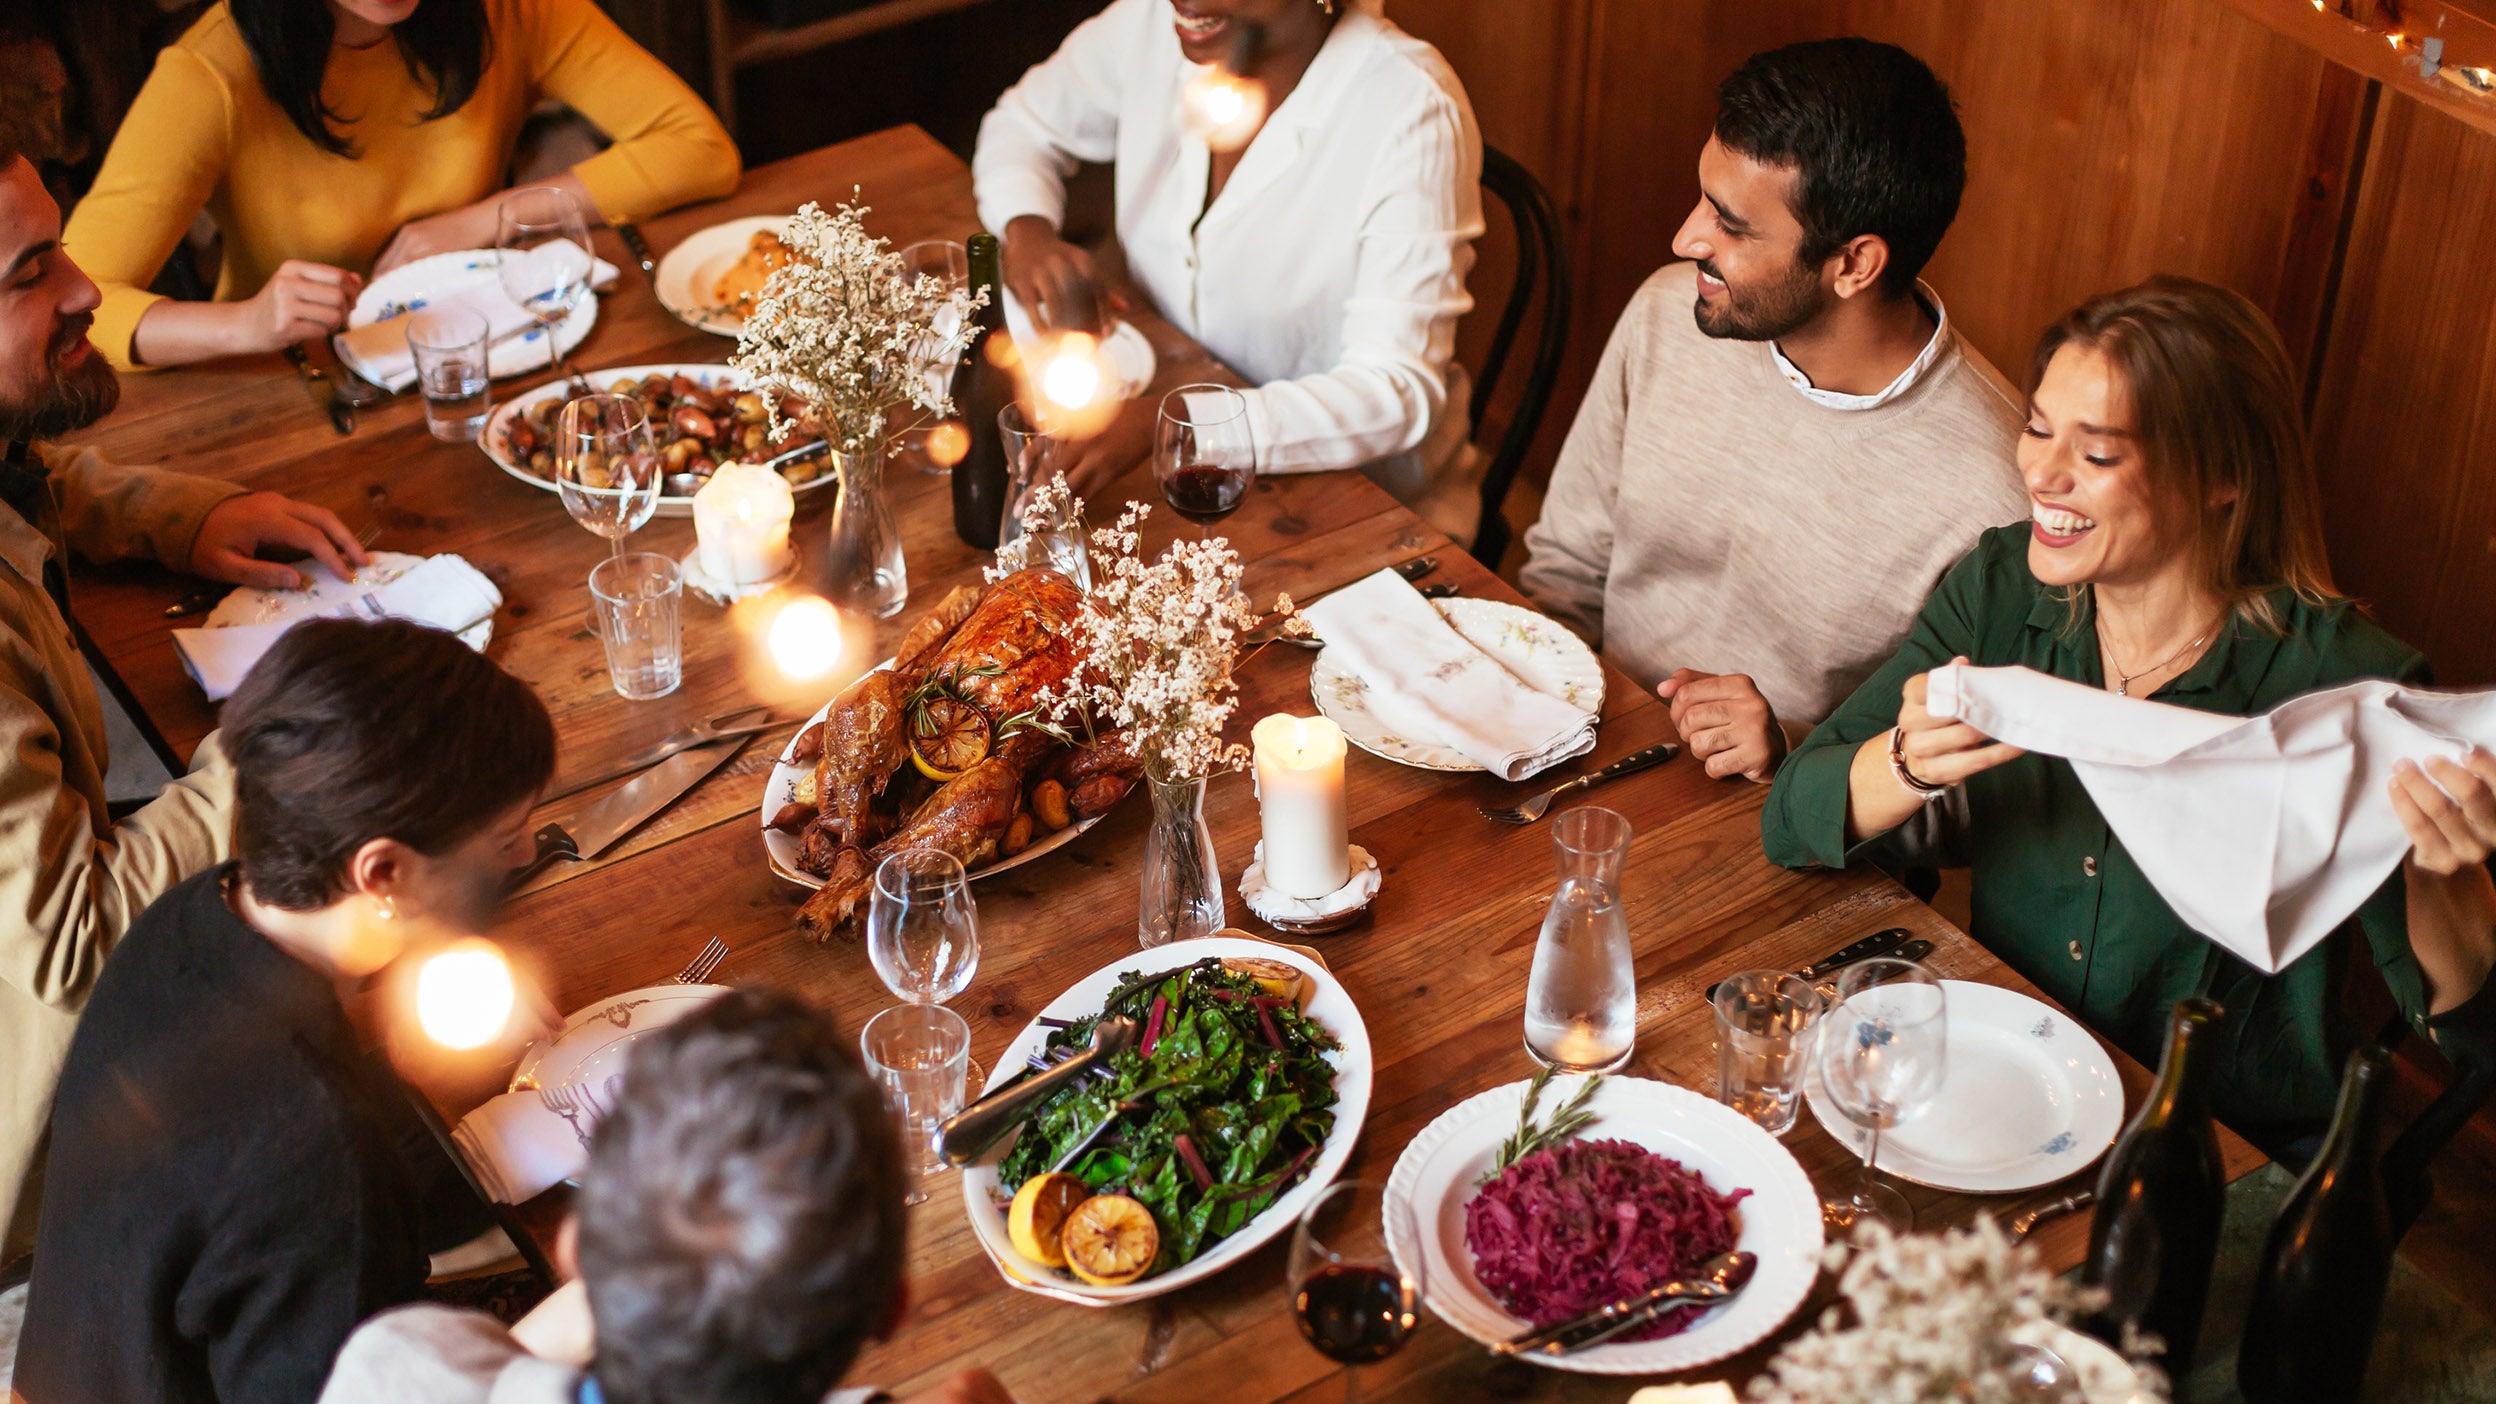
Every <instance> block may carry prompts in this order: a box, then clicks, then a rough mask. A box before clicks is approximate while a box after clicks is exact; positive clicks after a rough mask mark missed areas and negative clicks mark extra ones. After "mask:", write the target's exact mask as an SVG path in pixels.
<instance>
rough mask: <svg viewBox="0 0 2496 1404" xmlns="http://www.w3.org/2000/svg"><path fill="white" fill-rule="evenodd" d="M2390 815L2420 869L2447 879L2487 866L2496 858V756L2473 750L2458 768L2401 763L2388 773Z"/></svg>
mask: <svg viewBox="0 0 2496 1404" xmlns="http://www.w3.org/2000/svg"><path fill="white" fill-rule="evenodd" d="M2392 809H2393V812H2395V813H2397V814H2398V815H2400V817H2401V828H2402V829H2403V830H2405V831H2407V832H2408V834H2409V841H2410V844H2411V845H2412V847H2411V850H2410V861H2411V862H2413V863H2415V864H2417V865H2418V866H2419V867H2421V868H2424V869H2425V870H2427V871H2428V872H2430V873H2433V874H2435V875H2437V876H2438V877H2450V876H2452V875H2453V874H2455V873H2458V872H2461V871H2463V870H2465V869H2468V868H2475V867H2478V866H2480V865H2482V864H2484V863H2486V862H2487V858H2488V855H2489V854H2490V853H2491V852H2496V756H2491V755H2489V754H2488V753H2487V752H2486V751H2484V750H2482V749H2480V748H2478V747H2476V746H2473V747H2471V748H2470V754H2469V755H2468V756H2467V757H2465V758H2464V760H2463V763H2462V764H2460V765H2455V764H2453V763H2452V762H2451V761H2448V760H2442V759H2436V760H2430V761H2428V762H2427V764H2426V766H2425V768H2423V769H2421V768H2420V767H2419V765H2418V763H2417V762H2415V761H2403V762H2401V763H2400V764H2399V765H2398V766H2396V767H2394V768H2393V771H2392Z"/></svg>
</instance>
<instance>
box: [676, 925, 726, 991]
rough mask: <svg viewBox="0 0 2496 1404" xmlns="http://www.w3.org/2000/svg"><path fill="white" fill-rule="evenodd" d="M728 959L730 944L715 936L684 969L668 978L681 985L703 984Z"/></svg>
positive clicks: (694, 955) (694, 954) (705, 943)
mask: <svg viewBox="0 0 2496 1404" xmlns="http://www.w3.org/2000/svg"><path fill="white" fill-rule="evenodd" d="M727 958H728V943H727V942H725V941H722V940H721V939H719V938H718V937H716V936H714V937H712V938H711V939H710V940H708V941H706V942H704V943H703V945H702V949H700V950H698V951H696V952H694V953H693V959H691V960H689V961H686V962H685V968H684V969H682V970H679V971H677V972H676V973H675V974H674V975H671V976H669V977H668V978H669V979H671V980H673V981H675V982H676V983H677V984H679V985H699V984H702V983H704V982H706V981H708V980H709V979H710V978H711V972H712V971H714V970H717V969H718V968H719V963H720V962H721V961H723V960H726V959H727Z"/></svg>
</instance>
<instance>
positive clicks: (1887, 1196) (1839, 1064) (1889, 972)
mask: <svg viewBox="0 0 2496 1404" xmlns="http://www.w3.org/2000/svg"><path fill="white" fill-rule="evenodd" d="M1948 1013H1949V1011H1948V1007H1947V1000H1946V999H1945V998H1944V995H1943V992H1942V987H1941V978H1940V977H1939V976H1937V975H1935V974H1934V973H1933V972H1932V971H1930V970H1927V969H1925V968H1924V967H1923V966H1921V965H1918V964H1916V963H1915V962H1914V961H1911V960H1897V959H1894V958H1888V957H1884V958H1882V959H1879V960H1867V961H1864V962H1862V963H1861V964H1859V965H1854V966H1850V967H1848V968H1847V971H1846V974H1845V976H1844V977H1843V978H1842V979H1840V980H1839V981H1838V984H1837V1007H1836V1008H1835V1009H1834V1010H1832V1011H1831V1012H1830V1013H1829V1014H1828V1015H1827V1016H1826V1017H1825V1018H1824V1019H1823V1020H1822V1021H1821V1029H1820V1077H1821V1081H1822V1084H1823V1085H1824V1086H1826V1087H1827V1088H1828V1092H1829V1099H1830V1100H1831V1101H1832V1102H1834V1103H1836V1105H1837V1109H1838V1110H1839V1111H1840V1112H1842V1113H1844V1114H1845V1116H1846V1119H1847V1120H1849V1121H1852V1122H1854V1123H1855V1124H1856V1125H1858V1126H1862V1127H1865V1128H1867V1129H1868V1130H1869V1131H1870V1132H1871V1142H1870V1145H1869V1146H1868V1147H1867V1148H1866V1149H1865V1151H1864V1153H1863V1173H1862V1174H1861V1175H1860V1176H1859V1177H1858V1178H1857V1179H1856V1182H1855V1188H1854V1192H1853V1193H1852V1194H1850V1195H1848V1196H1846V1197H1845V1198H1842V1199H1841V1198H1838V1197H1836V1196H1831V1197H1829V1198H1827V1199H1824V1200H1822V1201H1821V1204H1820V1210H1821V1214H1822V1216H1823V1218H1824V1219H1825V1220H1826V1221H1827V1223H1828V1226H1829V1227H1830V1228H1832V1229H1835V1230H1839V1231H1844V1230H1848V1229H1851V1228H1853V1227H1854V1226H1855V1225H1857V1224H1859V1223H1862V1222H1864V1221H1865V1220H1867V1219H1868V1220H1871V1221H1873V1222H1876V1223H1880V1224H1884V1225H1887V1226H1888V1227H1889V1228H1891V1229H1894V1230H1896V1231H1898V1232H1901V1233H1904V1232H1906V1231H1907V1230H1909V1229H1911V1228H1913V1227H1914V1226H1915V1207H1914V1206H1913V1205H1911V1204H1909V1203H1908V1202H1907V1197H1906V1196H1905V1195H1903V1194H1900V1193H1899V1192H1898V1191H1897V1190H1896V1189H1895V1188H1893V1187H1891V1186H1889V1185H1885V1184H1882V1183H1881V1182H1880V1177H1879V1174H1878V1166H1879V1163H1880V1157H1881V1132H1882V1131H1883V1130H1884V1129H1886V1128H1888V1127H1892V1126H1896V1125H1897V1124H1898V1123H1899V1122H1901V1121H1904V1120H1905V1119H1906V1118H1908V1117H1909V1116H1912V1115H1914V1114H1915V1113H1916V1112H1918V1111H1921V1110H1923V1108H1924V1104H1925V1103H1927V1102H1930V1101H1931V1100H1932V1099H1933V1097H1934V1096H1935V1095H1936V1094H1937V1093H1939V1092H1940V1091H1941V1080H1942V1073H1943V1072H1944V1070H1945V1069H1946V1068H1947V1066H1948V1060H1949V1051H1950V1046H1949V1017H1948Z"/></svg>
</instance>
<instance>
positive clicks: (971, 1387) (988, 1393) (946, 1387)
mask: <svg viewBox="0 0 2496 1404" xmlns="http://www.w3.org/2000/svg"><path fill="white" fill-rule="evenodd" d="M901 1404H1014V1396H1013V1395H1010V1394H1008V1393H1006V1392H1005V1386H1004V1385H1003V1384H1001V1383H999V1382H998V1380H997V1377H996V1376H994V1375H992V1374H989V1373H988V1372H987V1371H985V1370H964V1371H962V1372H960V1373H959V1374H956V1375H954V1376H953V1377H952V1378H950V1379H947V1380H946V1381H945V1382H944V1383H943V1384H940V1385H938V1386H936V1387H935V1388H934V1389H929V1390H922V1391H920V1392H919V1393H917V1394H912V1395H907V1396H905V1397H903V1399H902V1400H901Z"/></svg>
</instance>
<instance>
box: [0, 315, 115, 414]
mask: <svg viewBox="0 0 2496 1404" xmlns="http://www.w3.org/2000/svg"><path fill="white" fill-rule="evenodd" d="M88 320H89V319H87V318H83V317H82V318H79V319H78V320H77V321H76V322H74V323H72V324H71V326H70V328H69V329H68V330H69V331H72V332H74V333H75V335H74V336H73V335H64V336H62V337H61V338H59V339H57V340H56V341H55V342H54V343H53V344H52V345H51V346H50V347H47V348H45V357H44V369H46V370H47V371H49V372H51V378H50V380H49V381H48V382H47V383H46V384H45V385H44V387H43V388H42V390H41V391H39V392H38V393H37V394H36V395H35V396H34V397H33V398H32V399H29V400H24V401H8V400H0V439H51V438H58V437H59V436H61V435H63V434H67V433H70V432H71V431H73V430H78V429H84V428H86V427H87V426H88V425H90V424H93V423H94V422H96V421H97V420H99V419H102V418H103V417H104V416H106V415H108V414H111V413H112V412H113V406H114V405H117V404H119V403H120V402H121V380H120V378H119V377H118V376H116V375H114V374H113V368H112V366H111V365H110V364H108V363H107V362H106V361H105V359H104V358H103V357H102V356H100V355H97V354H96V353H95V352H93V351H89V352H88V353H87V358H86V360H85V361H84V362H82V363H80V364H79V365H78V366H76V367H74V368H71V369H63V368H62V366H61V357H62V355H63V354H65V353H66V352H68V351H69V350H70V349H71V348H73V347H75V346H76V345H77V343H78V342H80V341H82V340H84V339H85V338H86V334H87V322H88Z"/></svg>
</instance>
